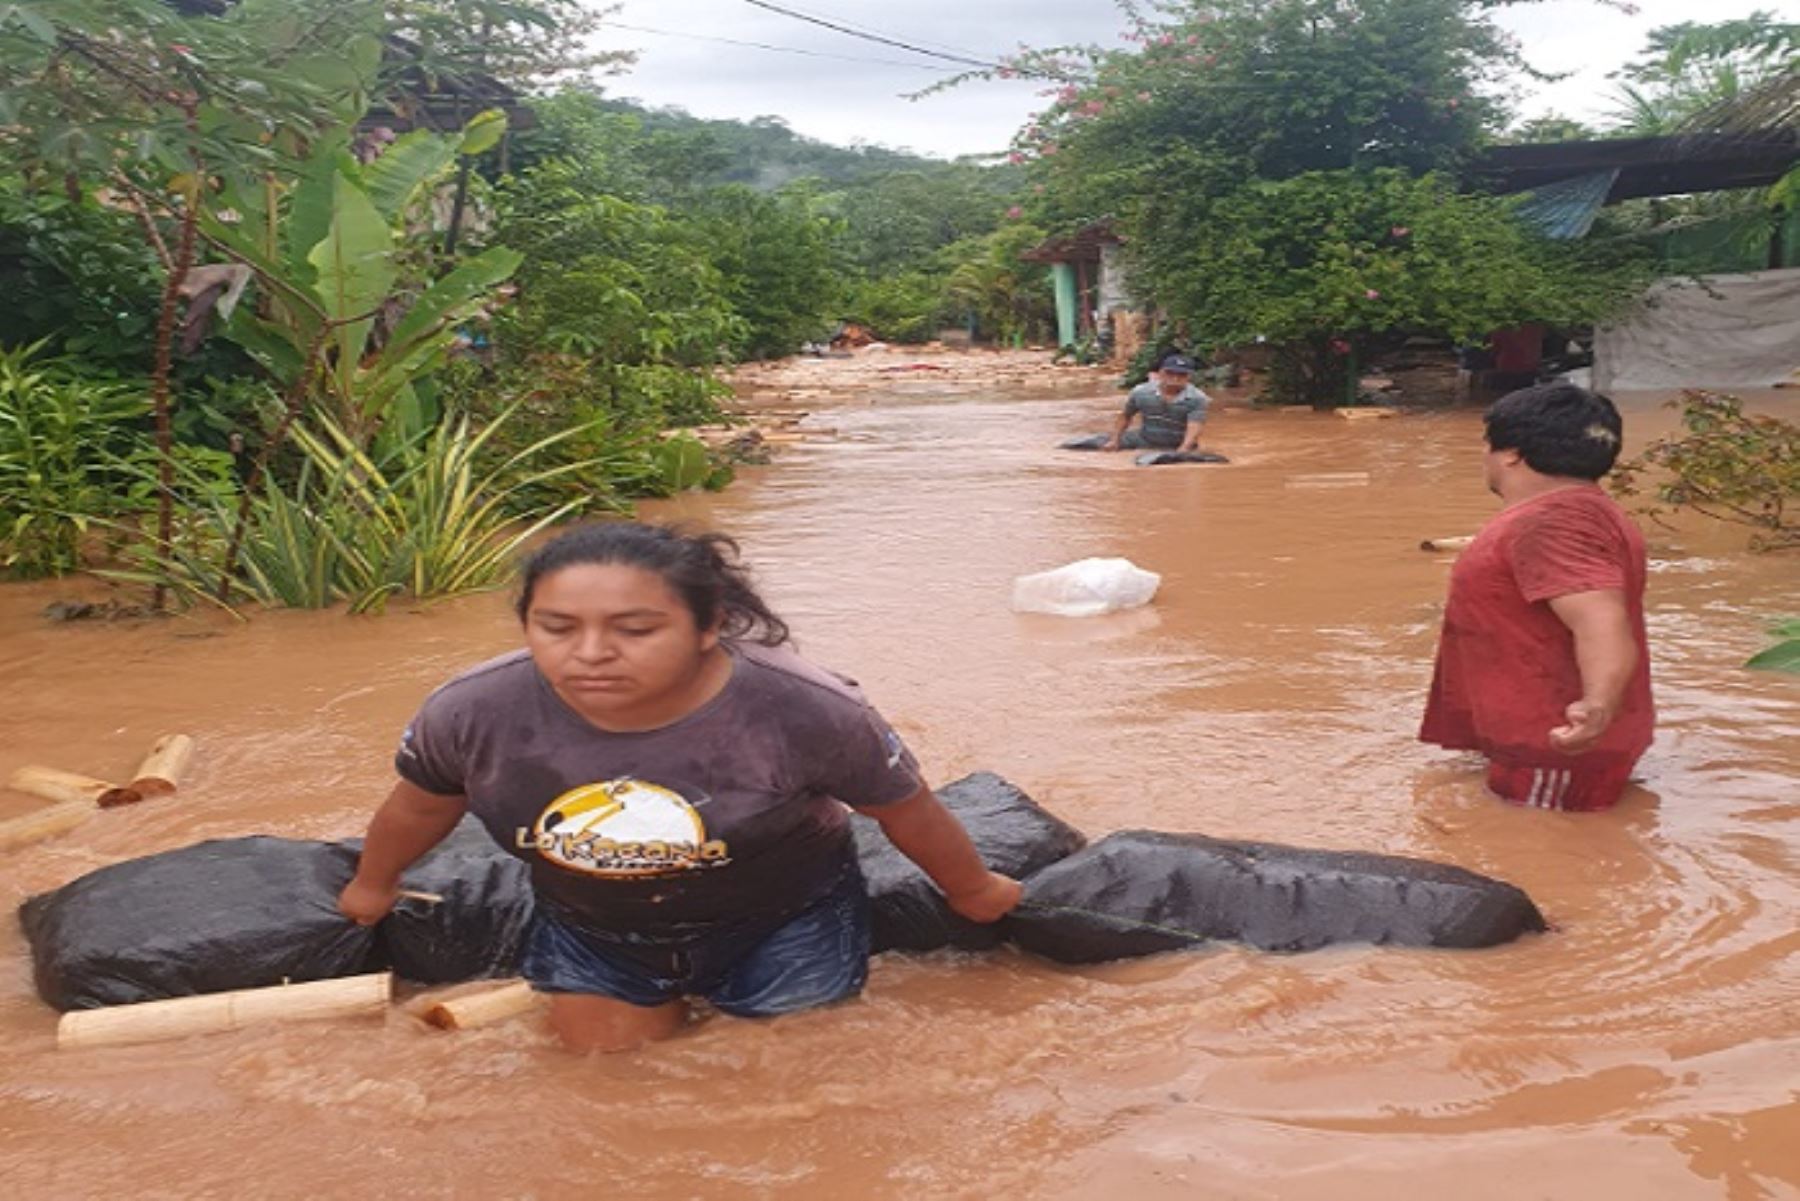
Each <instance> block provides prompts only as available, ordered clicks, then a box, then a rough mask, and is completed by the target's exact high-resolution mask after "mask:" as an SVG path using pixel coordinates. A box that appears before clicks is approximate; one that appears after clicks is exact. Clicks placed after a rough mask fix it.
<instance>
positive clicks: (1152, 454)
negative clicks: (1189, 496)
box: [1131, 450, 1231, 467]
mask: <svg viewBox="0 0 1800 1201" xmlns="http://www.w3.org/2000/svg"><path fill="white" fill-rule="evenodd" d="M1131 461H1132V462H1133V463H1135V464H1137V465H1138V466H1139V467H1167V466H1169V465H1170V464H1171V463H1229V462H1231V460H1230V459H1228V458H1226V457H1225V456H1224V455H1221V454H1215V453H1214V452H1212V451H1210V450H1146V451H1144V452H1143V453H1142V454H1140V455H1137V456H1135V457H1133V459H1132V460H1131Z"/></svg>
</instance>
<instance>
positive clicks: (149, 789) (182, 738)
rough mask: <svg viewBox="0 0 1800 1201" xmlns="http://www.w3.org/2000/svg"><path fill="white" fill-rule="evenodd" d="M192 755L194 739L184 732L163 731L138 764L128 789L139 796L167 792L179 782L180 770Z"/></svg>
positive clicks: (167, 793)
mask: <svg viewBox="0 0 1800 1201" xmlns="http://www.w3.org/2000/svg"><path fill="white" fill-rule="evenodd" d="M193 757H194V740H193V739H192V738H189V737H188V736H187V735H186V734H164V735H163V736H162V737H161V738H158V739H157V740H156V743H155V745H153V746H152V747H151V748H150V753H149V754H148V755H145V756H144V761H143V762H142V763H140V764H138V769H137V775H135V776H133V777H132V780H131V791H133V792H135V793H137V794H138V796H139V798H143V797H152V796H167V795H169V794H170V793H171V792H174V791H175V789H176V788H177V787H179V786H180V784H181V776H182V773H183V772H185V771H186V770H187V766H188V762H189V760H191V759H192V758H193Z"/></svg>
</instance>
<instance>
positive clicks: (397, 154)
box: [362, 129, 458, 221]
mask: <svg viewBox="0 0 1800 1201" xmlns="http://www.w3.org/2000/svg"><path fill="white" fill-rule="evenodd" d="M457 141H458V140H457V139H455V138H448V137H445V136H444V135H443V134H441V133H433V132H432V131H431V130H429V129H415V130H413V131H412V132H411V133H408V134H404V135H402V136H401V137H400V138H399V139H398V140H397V141H395V142H394V144H393V145H392V146H389V147H388V148H387V149H386V150H384V151H382V153H381V157H380V158H377V159H376V160H375V161H374V162H372V163H370V164H369V165H368V166H366V167H364V168H363V169H362V177H363V187H364V188H365V189H367V191H368V193H369V199H371V200H373V201H374V202H375V207H376V208H377V209H379V210H381V215H382V216H383V217H385V218H387V220H389V221H395V220H398V219H399V216H400V214H401V212H402V211H403V210H404V209H405V208H406V202H407V201H408V200H409V199H411V198H412V195H413V193H414V192H416V191H418V190H419V186H420V185H421V184H423V183H424V182H425V181H426V180H428V179H430V178H431V177H432V176H434V175H436V174H437V173H438V172H440V171H442V170H443V169H444V168H445V167H447V166H449V165H450V162H451V160H452V159H454V158H455V157H456V147H457Z"/></svg>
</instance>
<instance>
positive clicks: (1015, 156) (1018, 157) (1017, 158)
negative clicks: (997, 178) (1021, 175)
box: [1006, 150, 1025, 167]
mask: <svg viewBox="0 0 1800 1201" xmlns="http://www.w3.org/2000/svg"><path fill="white" fill-rule="evenodd" d="M1006 161H1007V162H1009V163H1011V164H1012V165H1013V166H1015V167H1016V166H1018V165H1019V164H1020V163H1022V162H1024V161H1025V156H1024V155H1022V154H1020V153H1019V152H1018V151H1017V150H1015V151H1013V152H1012V153H1011V154H1009V155H1007V156H1006Z"/></svg>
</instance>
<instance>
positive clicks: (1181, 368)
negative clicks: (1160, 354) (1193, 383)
mask: <svg viewBox="0 0 1800 1201" xmlns="http://www.w3.org/2000/svg"><path fill="white" fill-rule="evenodd" d="M1158 370H1160V371H1178V372H1180V373H1181V374H1182V375H1192V374H1193V373H1194V360H1192V359H1190V358H1188V357H1187V356H1186V355H1184V354H1172V355H1170V356H1169V357H1168V358H1166V359H1164V360H1163V361H1162V366H1161V367H1160V368H1158Z"/></svg>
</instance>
